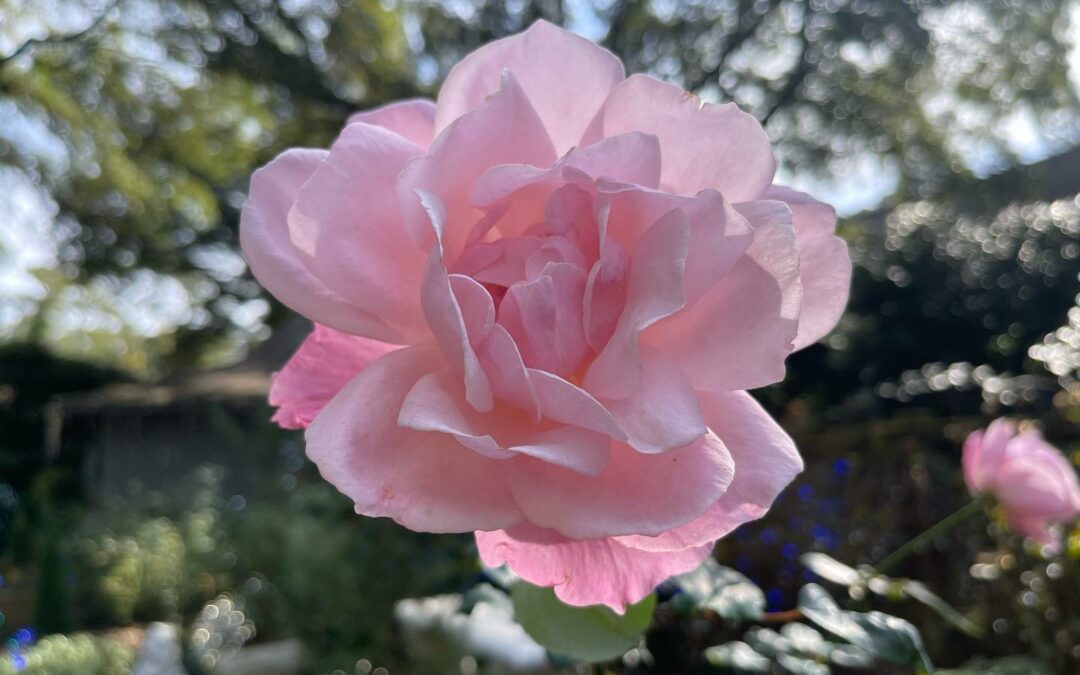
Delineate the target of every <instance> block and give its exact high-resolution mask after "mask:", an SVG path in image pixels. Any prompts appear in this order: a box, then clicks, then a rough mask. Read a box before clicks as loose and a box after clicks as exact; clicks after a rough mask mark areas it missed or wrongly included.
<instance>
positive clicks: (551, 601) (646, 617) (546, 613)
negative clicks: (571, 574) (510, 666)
mask: <svg viewBox="0 0 1080 675" xmlns="http://www.w3.org/2000/svg"><path fill="white" fill-rule="evenodd" d="M510 595H511V597H512V598H513V600H514V616H515V618H516V619H517V622H518V623H520V624H521V626H522V627H523V628H524V629H525V631H526V632H527V633H528V634H529V635H530V636H532V638H533V639H534V640H536V641H537V642H539V643H540V644H541V645H543V646H544V647H545V648H547V649H548V650H550V651H552V652H554V653H556V654H562V655H565V656H569V657H573V658H575V659H580V660H583V661H591V662H601V661H608V660H610V659H613V658H616V657H619V656H621V655H623V654H624V653H626V651H627V650H629V649H632V648H633V647H636V646H637V645H638V643H639V642H640V641H641V636H642V634H643V633H644V632H645V629H646V628H648V627H649V622H650V621H651V620H652V614H653V610H654V609H655V608H656V596H655V595H650V596H649V597H647V598H645V599H644V600H642V601H641V602H639V603H637V604H635V605H630V606H629V607H627V608H626V613H625V614H622V615H619V614H616V613H615V612H613V611H612V610H611V609H609V608H607V607H604V606H601V605H593V606H590V607H572V606H570V605H566V604H563V603H562V601H560V600H559V599H558V598H557V597H555V592H554V591H552V590H551V589H550V588H540V587H538V586H533V585H532V584H527V583H525V582H523V581H519V582H517V583H515V584H514V585H513V587H512V588H511V589H510Z"/></svg>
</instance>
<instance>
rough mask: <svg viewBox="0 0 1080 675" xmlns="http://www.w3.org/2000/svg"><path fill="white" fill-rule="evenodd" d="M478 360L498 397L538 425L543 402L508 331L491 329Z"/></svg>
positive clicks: (496, 326)
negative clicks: (540, 400) (524, 413)
mask: <svg viewBox="0 0 1080 675" xmlns="http://www.w3.org/2000/svg"><path fill="white" fill-rule="evenodd" d="M479 357H480V365H481V366H483V368H484V372H486V373H487V376H488V380H489V381H490V382H491V389H492V391H493V392H494V393H495V396H497V397H498V398H499V399H501V400H503V401H506V402H507V403H509V404H511V405H513V406H516V407H517V408H518V409H520V410H523V411H524V412H526V413H527V414H528V415H529V416H530V417H531V418H532V419H534V420H537V421H539V420H540V417H541V412H540V402H539V399H538V397H537V394H536V390H535V389H534V387H533V383H532V378H530V377H529V372H528V370H527V369H526V368H525V362H524V361H523V360H522V359H521V353H520V352H519V351H518V348H517V345H516V344H515V343H514V338H512V337H510V334H509V333H507V332H506V329H505V328H503V327H502V326H500V325H499V324H495V326H493V327H492V330H491V334H490V335H489V336H488V339H487V342H486V343H484V345H483V347H482V348H481V351H480V353H479Z"/></svg>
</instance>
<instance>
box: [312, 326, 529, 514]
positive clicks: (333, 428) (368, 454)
mask: <svg viewBox="0 0 1080 675" xmlns="http://www.w3.org/2000/svg"><path fill="white" fill-rule="evenodd" d="M442 367H443V362H442V358H441V357H440V356H439V354H438V352H437V351H436V350H434V349H431V348H428V347H408V348H405V349H399V350H397V351H394V352H391V353H390V354H387V355H386V356H385V357H383V358H381V359H379V360H378V361H376V362H375V363H373V364H372V365H371V366H370V367H368V368H367V369H365V370H364V371H363V372H362V373H360V374H359V375H357V376H356V377H355V378H353V380H352V381H350V382H349V384H348V385H346V386H345V388H344V389H343V390H342V391H341V392H340V393H339V394H338V395H337V396H336V397H334V400H333V401H331V402H330V404H329V405H327V406H326V407H325V408H324V409H323V411H322V412H321V413H319V416H318V417H316V418H315V421H314V422H313V423H312V424H311V426H310V427H308V430H307V436H306V438H307V453H308V457H310V458H311V460H312V461H313V462H315V465H316V466H318V468H319V472H320V473H321V474H322V476H323V478H325V479H326V480H327V481H329V482H330V483H331V484H333V485H334V486H335V487H336V488H337V489H338V490H340V491H341V492H342V493H344V494H345V495H347V496H348V497H350V498H351V499H352V500H353V501H354V502H356V511H357V513H360V514H362V515H366V516H386V517H390V518H393V519H394V520H395V521H397V522H398V523H400V524H402V525H404V526H405V527H407V528H409V529H411V530H415V531H418V532H467V531H471V530H478V529H479V530H492V529H499V528H504V527H510V526H511V525H513V524H515V523H517V522H518V521H519V520H520V519H521V513H520V511H519V509H518V508H517V506H516V505H515V503H514V500H513V497H512V495H511V493H510V492H509V490H508V489H507V484H506V482H505V481H504V480H503V479H502V477H501V475H500V473H499V468H498V467H499V465H500V464H503V462H493V461H491V460H489V459H486V458H484V457H482V456H481V455H479V454H477V453H475V452H473V451H472V450H469V449H468V448H465V447H463V446H462V445H461V444H460V443H458V442H457V441H456V440H454V438H453V437H452V436H449V435H445V434H438V433H428V432H419V431H414V430H412V429H407V428H403V427H401V426H399V425H398V423H397V420H398V416H399V414H400V411H401V406H402V402H403V401H404V400H405V396H406V395H407V394H408V392H409V391H410V390H411V389H412V388H413V386H414V385H415V384H416V382H417V381H418V380H419V379H420V378H422V377H423V376H424V375H427V374H428V373H431V372H434V371H436V370H437V369H439V368H442Z"/></svg>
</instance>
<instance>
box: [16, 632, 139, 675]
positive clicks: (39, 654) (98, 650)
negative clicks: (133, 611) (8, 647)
mask: <svg viewBox="0 0 1080 675" xmlns="http://www.w3.org/2000/svg"><path fill="white" fill-rule="evenodd" d="M20 657H21V658H22V659H23V666H22V667H21V668H16V666H15V664H14V662H13V659H11V658H2V659H0V675H16V674H18V675H127V673H129V672H131V665H132V662H133V661H134V654H133V653H132V652H131V650H129V649H127V648H125V647H123V646H122V645H120V644H118V643H117V642H114V641H112V640H109V639H107V638H98V637H93V636H90V635H87V634H75V635H71V636H67V635H49V636H48V637H44V638H42V639H41V640H39V641H38V642H37V643H36V644H34V646H32V647H30V648H28V649H25V650H23V651H21V652H20Z"/></svg>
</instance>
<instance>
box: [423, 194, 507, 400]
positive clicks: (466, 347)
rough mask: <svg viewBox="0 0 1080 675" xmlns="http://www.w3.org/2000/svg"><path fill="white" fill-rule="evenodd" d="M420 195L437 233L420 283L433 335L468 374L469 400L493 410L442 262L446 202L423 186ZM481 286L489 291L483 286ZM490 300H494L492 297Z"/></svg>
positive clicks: (449, 359)
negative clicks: (425, 189)
mask: <svg viewBox="0 0 1080 675" xmlns="http://www.w3.org/2000/svg"><path fill="white" fill-rule="evenodd" d="M416 197H417V198H418V202H419V203H420V204H421V205H422V206H423V208H424V212H425V218H426V219H427V221H428V224H429V227H431V228H432V229H433V231H434V232H435V233H436V235H437V236H436V237H435V238H434V239H433V240H432V247H431V254H430V256H429V257H428V266H427V271H426V272H425V274H424V278H423V281H422V282H421V284H420V305H421V307H422V308H423V310H424V317H425V318H426V319H427V323H428V326H429V327H430V328H431V333H432V335H434V336H435V343H436V344H437V345H438V346H439V349H440V350H442V353H443V356H445V357H446V361H447V363H448V364H449V365H450V367H451V369H453V370H454V372H456V373H457V374H458V375H459V376H461V377H464V378H465V391H466V397H467V398H468V400H469V403H470V404H471V405H472V406H473V407H474V408H476V409H477V410H491V408H492V406H493V405H494V404H495V403H494V398H493V396H492V393H491V383H490V382H489V381H488V378H487V374H486V373H485V372H484V369H483V368H482V367H481V365H480V359H479V357H478V356H477V355H476V351H475V349H474V346H473V345H474V340H471V339H470V337H469V326H468V325H467V324H466V323H465V316H464V315H463V314H462V311H461V304H460V302H459V301H458V297H457V296H456V295H455V294H454V289H453V287H452V286H451V283H450V275H448V274H447V273H446V268H445V267H444V266H443V263H442V252H443V249H442V243H441V241H442V237H441V235H442V232H443V223H444V222H445V213H444V209H443V206H442V203H441V202H440V201H439V199H438V198H437V197H436V196H435V195H432V194H430V193H427V192H423V191H419V190H418V191H417V194H416ZM471 284H472V285H478V284H476V282H471ZM462 285H463V286H468V285H469V284H462ZM480 290H481V291H482V292H483V293H485V294H486V293H487V292H486V291H484V290H483V288H482V287H481V288H480ZM471 304H472V305H473V311H471V312H470V317H472V318H473V319H475V318H476V317H477V316H478V315H477V313H476V312H477V311H478V310H477V309H476V306H477V305H480V304H482V303H479V302H473V303H471ZM488 304H491V299H490V297H489V298H488Z"/></svg>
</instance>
